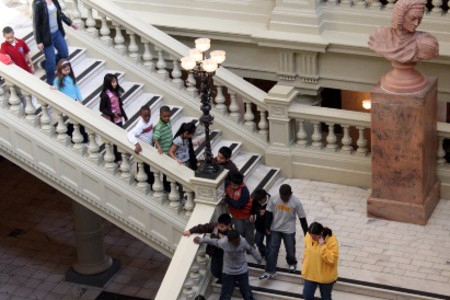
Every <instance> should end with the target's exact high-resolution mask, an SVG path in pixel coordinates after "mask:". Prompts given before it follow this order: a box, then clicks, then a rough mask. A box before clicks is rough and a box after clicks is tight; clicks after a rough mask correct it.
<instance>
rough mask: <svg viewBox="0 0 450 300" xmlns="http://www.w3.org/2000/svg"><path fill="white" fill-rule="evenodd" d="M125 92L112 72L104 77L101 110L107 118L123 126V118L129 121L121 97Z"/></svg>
mask: <svg viewBox="0 0 450 300" xmlns="http://www.w3.org/2000/svg"><path fill="white" fill-rule="evenodd" d="M123 92H124V91H123V88H122V87H121V86H120V85H119V80H118V79H117V76H116V75H115V74H111V73H108V74H106V75H105V77H104V79H103V90H102V92H101V93H100V111H101V112H102V114H103V116H104V117H105V118H107V119H108V120H110V121H111V122H113V123H114V124H116V125H117V126H119V127H122V128H123V119H125V122H126V121H128V117H127V114H126V113H125V110H124V109H123V103H122V99H121V98H120V95H121V94H122V93H123Z"/></svg>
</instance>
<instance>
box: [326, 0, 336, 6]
mask: <svg viewBox="0 0 450 300" xmlns="http://www.w3.org/2000/svg"><path fill="white" fill-rule="evenodd" d="M337 4H338V0H327V5H330V6H331V5H337Z"/></svg>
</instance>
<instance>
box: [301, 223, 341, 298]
mask: <svg viewBox="0 0 450 300" xmlns="http://www.w3.org/2000/svg"><path fill="white" fill-rule="evenodd" d="M304 241H305V250H304V251H303V266H302V275H303V279H304V285H303V298H304V299H305V300H313V299H314V292H315V291H316V288H317V286H319V289H320V296H321V298H322V299H323V300H331V290H332V289H333V284H334V283H335V282H336V280H337V277H338V275H337V264H338V257H339V249H338V242H337V239H336V237H335V236H334V235H333V233H332V231H331V229H329V228H326V227H323V226H322V224H320V223H317V222H313V223H311V225H310V226H309V229H308V233H307V234H306V236H305V238H304Z"/></svg>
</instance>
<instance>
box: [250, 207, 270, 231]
mask: <svg viewBox="0 0 450 300" xmlns="http://www.w3.org/2000/svg"><path fill="white" fill-rule="evenodd" d="M267 202H268V201H267ZM267 202H266V203H265V204H264V205H261V204H260V203H259V202H258V201H255V200H253V203H252V210H251V212H250V213H251V214H252V215H253V216H254V217H255V229H256V231H258V232H262V233H265V232H266V207H267ZM261 211H264V214H263V215H261Z"/></svg>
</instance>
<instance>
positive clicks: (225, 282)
mask: <svg viewBox="0 0 450 300" xmlns="http://www.w3.org/2000/svg"><path fill="white" fill-rule="evenodd" d="M236 282H237V283H238V284H239V291H240V292H241V295H242V298H243V299H244V300H254V298H253V293H252V289H251V288H250V284H249V283H248V272H246V273H244V274H239V275H229V274H225V273H224V274H222V291H220V298H219V300H230V299H231V296H232V295H233V291H234V287H235V286H236Z"/></svg>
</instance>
